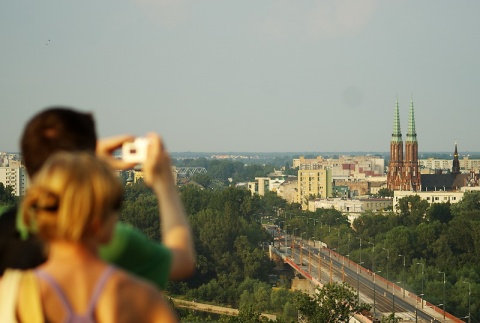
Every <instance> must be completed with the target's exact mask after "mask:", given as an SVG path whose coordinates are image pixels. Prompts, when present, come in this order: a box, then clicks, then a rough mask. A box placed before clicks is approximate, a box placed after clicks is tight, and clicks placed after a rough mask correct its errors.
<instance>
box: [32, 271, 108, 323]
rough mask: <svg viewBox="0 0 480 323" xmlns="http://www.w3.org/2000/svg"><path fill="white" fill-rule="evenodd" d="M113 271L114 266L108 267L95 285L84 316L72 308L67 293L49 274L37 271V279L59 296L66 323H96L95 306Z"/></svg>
mask: <svg viewBox="0 0 480 323" xmlns="http://www.w3.org/2000/svg"><path fill="white" fill-rule="evenodd" d="M113 271H114V267H113V266H108V267H107V268H106V269H105V270H104V272H103V273H102V275H101V276H100V279H99V280H98V281H97V283H96V284H95V287H94V289H93V293H92V296H91V297H90V302H89V303H88V306H87V310H86V312H85V313H83V314H77V313H75V312H74V311H73V309H72V306H71V305H70V302H69V301H68V299H67V297H66V295H65V293H64V292H63V290H62V289H61V288H60V285H58V283H57V282H56V281H55V279H54V278H53V277H52V276H50V275H49V274H48V273H47V272H45V271H43V270H41V269H35V274H36V275H37V277H39V278H42V279H43V280H45V281H46V282H47V283H48V284H49V285H50V287H52V289H53V290H54V291H55V293H56V294H57V296H58V298H59V299H60V302H61V303H62V304H63V308H64V309H65V311H66V313H67V319H66V320H65V323H94V322H95V319H94V314H95V304H96V303H97V300H98V298H99V297H100V294H101V292H102V290H103V287H104V286H105V283H106V282H107V280H108V278H109V277H110V275H111V274H112V273H113Z"/></svg>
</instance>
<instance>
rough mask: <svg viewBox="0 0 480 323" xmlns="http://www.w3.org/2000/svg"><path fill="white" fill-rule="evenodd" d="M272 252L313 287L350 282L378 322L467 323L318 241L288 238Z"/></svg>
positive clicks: (281, 240) (274, 247) (283, 239)
mask: <svg viewBox="0 0 480 323" xmlns="http://www.w3.org/2000/svg"><path fill="white" fill-rule="evenodd" d="M267 229H268V228H267ZM270 252H271V253H275V254H277V255H278V256H280V257H281V258H282V259H283V261H284V262H285V263H287V264H288V265H290V266H291V267H292V268H293V269H295V271H296V272H297V273H298V274H299V275H301V276H303V277H304V278H305V279H307V280H309V281H310V283H311V284H313V285H314V286H319V287H321V286H323V285H324V284H327V283H330V282H338V283H341V282H347V283H348V284H349V285H350V286H352V287H353V288H354V289H355V290H356V291H357V297H358V298H359V301H360V302H362V303H368V304H370V305H372V311H371V312H372V316H373V317H374V318H376V319H379V320H381V318H382V317H383V316H388V315H390V314H391V313H392V312H394V313H395V316H396V317H399V318H401V320H402V321H413V322H464V321H463V320H461V319H459V318H456V317H455V316H453V315H451V314H450V313H448V312H444V311H443V309H442V308H439V307H437V306H434V305H433V304H430V303H428V302H426V301H425V300H423V299H422V298H421V296H419V295H415V294H414V293H411V292H410V291H408V290H405V289H404V288H402V286H401V285H400V284H396V283H394V282H390V281H388V280H387V279H385V278H384V277H383V276H381V275H380V273H378V272H377V273H372V272H371V271H370V270H368V269H366V268H364V267H362V266H361V264H357V263H355V262H353V261H351V260H350V259H349V258H348V257H344V256H342V255H340V254H338V253H337V252H336V251H335V250H333V249H329V248H327V247H325V244H323V243H321V242H319V241H316V243H315V241H313V243H312V241H307V240H302V239H300V238H298V237H292V236H291V235H290V236H289V235H285V236H284V237H283V238H281V239H279V240H278V241H275V243H274V245H272V246H270ZM359 320H360V319H359ZM370 321H371V320H370ZM365 322H368V320H365Z"/></svg>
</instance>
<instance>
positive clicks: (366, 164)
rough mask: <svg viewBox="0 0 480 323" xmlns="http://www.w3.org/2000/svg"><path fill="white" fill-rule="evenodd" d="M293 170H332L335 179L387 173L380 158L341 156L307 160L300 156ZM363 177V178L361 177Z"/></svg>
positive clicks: (294, 162)
mask: <svg viewBox="0 0 480 323" xmlns="http://www.w3.org/2000/svg"><path fill="white" fill-rule="evenodd" d="M292 165H293V168H296V167H298V169H299V170H301V169H322V168H330V169H331V170H332V176H333V178H342V177H344V178H347V177H356V176H359V175H360V174H362V175H363V177H369V176H382V175H384V173H385V160H384V159H383V158H381V157H379V156H374V155H367V156H340V157H339V158H327V159H325V158H323V157H322V156H317V157H316V158H311V159H309V158H305V157H304V156H300V157H299V158H295V159H293V163H292ZM360 177H362V176H360Z"/></svg>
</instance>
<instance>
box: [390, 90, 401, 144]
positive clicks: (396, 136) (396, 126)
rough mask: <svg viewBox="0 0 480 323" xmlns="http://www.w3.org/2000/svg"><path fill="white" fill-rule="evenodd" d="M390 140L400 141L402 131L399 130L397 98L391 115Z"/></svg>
mask: <svg viewBox="0 0 480 323" xmlns="http://www.w3.org/2000/svg"><path fill="white" fill-rule="evenodd" d="M391 142H402V132H401V131H400V112H399V109H398V98H397V101H396V102H395V111H394V117H393V133H392V139H391Z"/></svg>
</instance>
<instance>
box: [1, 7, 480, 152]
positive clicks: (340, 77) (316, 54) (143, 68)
mask: <svg viewBox="0 0 480 323" xmlns="http://www.w3.org/2000/svg"><path fill="white" fill-rule="evenodd" d="M479 13H480V1H473V0H470V1H450V0H448V1H447V0H431V1H427V0H422V1H419V0H404V1H402V0H396V1H393V0H331V1H313V0H310V1H309V0H301V1H294V0H291V1H283V0H261V1H259V0H241V1H226V0H215V1H213V0H211V1H209V0H203V1H199V0H176V1H174V0H157V1H155V0H102V1H98V0H95V1H93V0H82V1H64V0H47V1H30V0H29V1H25V0H15V1H10V0H2V1H0V44H1V45H0V58H1V59H0V107H1V110H0V111H1V118H0V122H1V132H0V151H18V150H19V149H18V141H19V136H20V133H21V129H22V127H23V125H24V123H25V121H27V120H28V118H30V117H31V116H32V115H33V114H34V113H36V112H38V111H40V110H41V109H43V108H45V107H48V106H52V105H67V106H71V107H75V108H78V109H80V110H84V111H92V112H93V113H94V115H95V117H96V119H97V127H98V133H99V135H100V136H110V135H115V134H120V133H131V134H135V135H142V134H144V133H146V132H148V131H155V132H158V133H160V134H161V135H162V136H163V137H164V138H165V141H166V143H167V146H168V148H169V149H170V150H171V151H175V152H180V151H209V152H213V151H215V152H230V151H238V152H292V151H315V152H319V151H320V152H321V151H330V152H332V151H333V152H335V151H365V152H369V151H370V152H371V151H389V141H390V136H391V133H392V129H393V110H394V105H395V100H396V98H397V96H398V100H399V104H400V119H401V127H402V133H403V138H404V140H405V134H406V132H407V121H408V109H409V104H410V98H411V97H413V102H414V107H415V119H416V130H417V135H418V140H419V151H420V152H429V151H447V152H448V151H453V147H454V142H455V140H457V142H458V148H459V152H460V153H465V152H467V151H480V147H479V120H480V108H479V107H478V103H479V102H480V100H479V95H480V89H479V85H480V82H479V79H480V39H479V38H480V22H479V20H478V14H479Z"/></svg>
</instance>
